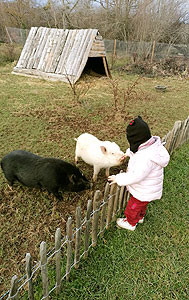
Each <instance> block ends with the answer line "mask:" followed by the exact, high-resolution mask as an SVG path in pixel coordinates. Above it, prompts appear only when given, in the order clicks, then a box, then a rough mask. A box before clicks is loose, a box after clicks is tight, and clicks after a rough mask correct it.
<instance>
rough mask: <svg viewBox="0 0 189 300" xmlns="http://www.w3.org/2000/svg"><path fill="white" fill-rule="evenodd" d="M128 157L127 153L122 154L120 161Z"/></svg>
mask: <svg viewBox="0 0 189 300" xmlns="http://www.w3.org/2000/svg"><path fill="white" fill-rule="evenodd" d="M126 157H127V156H126V155H125V154H124V155H122V156H121V158H120V162H124V160H125V159H126Z"/></svg>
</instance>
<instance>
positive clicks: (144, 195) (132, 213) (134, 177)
mask: <svg viewBox="0 0 189 300" xmlns="http://www.w3.org/2000/svg"><path fill="white" fill-rule="evenodd" d="M126 134H127V139H128V142H129V145H130V148H129V149H127V151H126V155H127V156H129V157H130V160H129V163H128V169H127V172H126V173H119V174H117V175H112V176H109V177H108V181H109V182H111V183H110V184H113V183H117V184H118V185H120V186H124V185H125V186H126V187H127V190H128V191H129V192H130V194H131V197H130V199H129V201H128V204H127V207H126V209H125V217H126V218H119V219H117V225H118V226H119V227H121V228H124V229H128V230H135V228H136V224H137V223H143V221H144V215H145V212H146V208H147V205H148V203H149V202H151V201H152V200H156V199H160V198H161V196H162V190H163V168H164V167H166V166H167V165H168V162H169V159H170V156H169V153H168V152H167V150H166V149H165V147H164V146H163V145H162V143H161V140H160V137H158V136H151V133H150V129H149V127H148V124H147V123H146V122H144V121H143V119H142V118H141V117H140V116H138V117H137V118H136V119H134V120H132V121H131V122H130V123H129V125H128V126H127V128H126Z"/></svg>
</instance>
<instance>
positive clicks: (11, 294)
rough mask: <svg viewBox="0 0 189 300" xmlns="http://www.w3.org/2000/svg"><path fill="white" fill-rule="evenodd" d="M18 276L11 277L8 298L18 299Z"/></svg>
mask: <svg viewBox="0 0 189 300" xmlns="http://www.w3.org/2000/svg"><path fill="white" fill-rule="evenodd" d="M17 293H18V278H17V276H16V275H14V276H13V277H12V279H11V288H10V292H9V296H8V299H14V300H18V294H17Z"/></svg>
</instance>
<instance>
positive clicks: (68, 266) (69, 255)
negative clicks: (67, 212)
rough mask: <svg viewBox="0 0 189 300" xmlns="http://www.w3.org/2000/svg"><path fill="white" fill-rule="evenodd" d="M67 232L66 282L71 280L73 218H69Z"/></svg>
mask: <svg viewBox="0 0 189 300" xmlns="http://www.w3.org/2000/svg"><path fill="white" fill-rule="evenodd" d="M66 232H67V239H68V241H67V264H66V280H69V279H70V270H71V259H72V218H71V217H69V218H68V221H67V224H66Z"/></svg>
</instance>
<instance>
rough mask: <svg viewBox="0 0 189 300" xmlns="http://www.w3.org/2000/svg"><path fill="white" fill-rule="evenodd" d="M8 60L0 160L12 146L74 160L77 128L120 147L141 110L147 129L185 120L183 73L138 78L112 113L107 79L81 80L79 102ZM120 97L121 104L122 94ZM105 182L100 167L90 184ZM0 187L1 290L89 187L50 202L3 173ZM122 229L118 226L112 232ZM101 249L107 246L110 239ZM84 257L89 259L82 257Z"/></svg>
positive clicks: (125, 78) (124, 81) (1, 76)
mask: <svg viewBox="0 0 189 300" xmlns="http://www.w3.org/2000/svg"><path fill="white" fill-rule="evenodd" d="M13 66H14V63H12V64H8V65H4V66H1V67H0V89H1V96H0V114H1V121H0V132H1V134H0V142H1V147H0V158H2V157H3V156H4V155H5V154H7V153H8V152H10V151H12V150H15V149H26V150H28V151H31V152H33V153H36V154H39V155H41V156H53V157H59V158H62V159H65V160H67V161H69V162H73V161H74V149H75V141H74V139H73V138H74V137H77V136H78V135H79V134H81V133H83V132H90V133H92V134H94V135H96V136H97V137H98V138H100V139H108V140H113V141H115V142H117V143H118V144H119V145H120V147H121V149H122V150H125V148H126V147H127V146H128V145H127V143H126V140H125V126H126V124H127V123H128V121H129V120H130V119H131V118H133V117H134V116H136V115H138V114H139V115H141V116H142V117H143V118H144V120H146V121H147V122H148V123H149V125H150V127H151V131H152V134H155V135H159V136H161V137H163V136H164V135H165V134H166V133H167V132H168V131H169V130H170V129H172V127H173V125H174V122H175V121H176V120H179V119H180V120H184V119H186V117H187V115H188V111H189V102H188V98H187V95H188V93H189V86H188V80H187V79H180V78H177V77H173V78H145V77H143V78H141V79H140V80H139V83H138V85H137V86H136V88H135V94H133V96H132V97H131V99H129V100H128V101H127V103H126V107H125V110H124V111H122V110H121V103H120V110H119V111H115V108H114V98H113V91H112V88H111V87H110V85H109V82H108V80H107V79H104V78H99V77H93V76H88V77H87V78H85V81H86V80H88V81H89V84H90V89H89V91H88V92H87V94H86V95H85V96H83V97H82V98H80V100H81V103H79V102H77V101H74V100H73V95H72V93H71V90H70V87H69V85H67V84H65V83H61V82H47V81H44V80H41V79H33V78H28V77H21V76H16V75H13V74H11V71H12V69H13ZM113 78H115V79H116V80H119V87H120V89H124V88H125V89H127V88H128V87H129V86H130V85H131V84H132V83H133V82H134V81H135V80H136V78H137V76H135V75H127V74H124V73H116V72H113ZM157 84H164V85H166V86H168V91H167V92H166V93H158V92H156V91H155V88H154V87H155V85H157ZM80 88H82V80H81V82H80V86H78V89H80ZM119 100H120V102H121V98H120V99H119ZM79 167H80V168H81V169H82V171H83V173H84V174H86V176H87V177H88V178H89V179H91V177H92V167H90V166H87V165H86V164H85V163H83V162H80V164H79ZM120 168H121V167H120ZM120 168H112V169H111V173H112V174H113V173H114V172H118V171H119V170H120ZM180 172H181V170H180ZM105 183H106V178H105V175H104V171H102V172H101V173H100V175H99V180H98V183H97V186H96V188H99V189H101V190H103V188H104V185H105ZM0 185H1V188H0V214H1V218H0V241H1V244H0V285H1V290H0V294H1V293H3V291H5V290H7V289H8V288H9V282H10V278H11V277H12V275H13V274H17V275H18V276H20V275H22V274H23V273H24V272H25V264H24V258H25V254H26V253H27V252H30V253H31V255H32V257H33V260H34V261H37V260H38V259H39V244H40V242H41V241H42V240H44V241H46V242H47V244H48V248H49V249H50V248H51V247H52V245H53V243H54V234H55V231H56V228H57V227H61V230H62V232H64V229H65V223H66V220H67V218H68V216H70V215H75V209H76V207H77V205H78V204H79V205H80V206H81V208H82V211H83V212H84V211H85V209H86V204H87V198H88V192H82V193H78V194H77V193H75V194H72V195H71V197H68V195H67V194H65V197H64V201H62V202H56V201H55V199H54V198H53V197H52V196H50V197H49V195H48V194H47V193H46V192H45V191H44V192H43V193H41V192H40V191H38V190H35V189H33V190H32V189H28V188H26V187H23V186H20V185H19V184H18V185H16V186H15V188H14V189H13V191H11V190H10V189H9V188H8V186H7V183H6V180H5V178H4V176H3V174H2V173H0ZM156 207H158V206H156ZM152 208H153V205H152ZM151 210H152V212H153V209H151ZM149 212H150V210H149ZM156 221H157V219H156ZM152 224H153V222H152ZM154 226H155V225H154ZM141 228H143V227H141ZM138 232H140V230H138ZM154 232H155V231H154ZM122 234H124V233H121V232H119V233H118V236H119V235H122ZM146 234H147V232H146ZM113 236H114V235H113V232H112V237H113ZM135 236H136V235H135ZM146 238H147V237H146ZM133 242H134V241H133ZM136 245H138V244H137V243H136ZM105 247H107V250H108V249H109V244H107V245H105ZM136 247H138V246H136ZM96 251H101V250H94V252H95V253H96ZM102 251H103V250H102ZM152 254H153V253H152ZM95 255H96V254H95ZM99 255H100V254H99ZM92 260H93V254H92ZM90 263H92V262H90V260H89V261H87V262H86V264H90ZM84 266H85V265H84ZM82 268H83V267H82ZM79 272H80V270H79ZM77 274H79V273H77ZM75 276H76V277H77V276H78V275H75ZM88 276H90V275H88ZM108 280H110V279H108ZM110 282H111V280H110ZM98 284H101V283H98ZM112 284H113V282H112ZM81 299H82V298H81ZM99 299H100V298H99Z"/></svg>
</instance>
